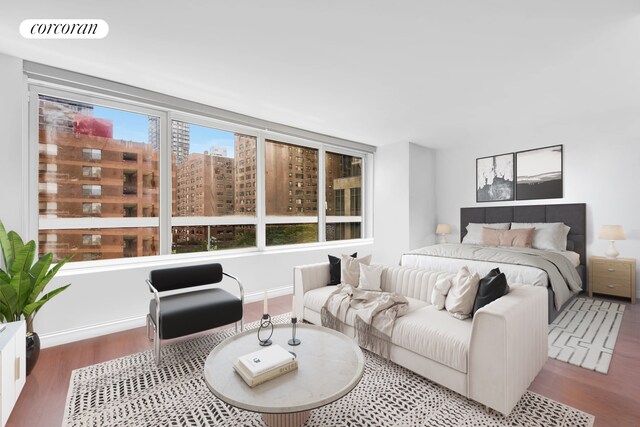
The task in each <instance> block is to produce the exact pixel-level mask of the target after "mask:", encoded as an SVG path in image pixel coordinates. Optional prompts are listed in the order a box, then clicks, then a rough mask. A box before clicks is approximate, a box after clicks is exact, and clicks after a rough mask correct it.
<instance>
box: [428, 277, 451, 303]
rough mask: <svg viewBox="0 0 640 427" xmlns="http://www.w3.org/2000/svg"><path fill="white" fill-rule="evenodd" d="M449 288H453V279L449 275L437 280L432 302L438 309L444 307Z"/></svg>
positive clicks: (432, 293)
mask: <svg viewBox="0 0 640 427" xmlns="http://www.w3.org/2000/svg"><path fill="white" fill-rule="evenodd" d="M449 289H451V280H450V279H449V278H448V277H443V278H442V279H439V280H438V281H437V282H436V285H435V286H434V288H433V292H431V304H433V306H434V307H435V308H437V309H438V310H442V309H443V308H444V302H445V300H446V299H447V294H448V293H449Z"/></svg>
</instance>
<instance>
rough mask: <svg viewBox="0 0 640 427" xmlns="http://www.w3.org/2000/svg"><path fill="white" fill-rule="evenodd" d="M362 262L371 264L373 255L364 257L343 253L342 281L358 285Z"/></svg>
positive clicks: (341, 263) (341, 264) (341, 261)
mask: <svg viewBox="0 0 640 427" xmlns="http://www.w3.org/2000/svg"><path fill="white" fill-rule="evenodd" d="M360 264H364V265H369V264H371V255H367V256H366V257H362V258H352V257H351V256H350V255H342V259H341V260H340V270H341V271H340V281H341V282H342V283H343V284H347V285H351V286H358V284H359V283H360Z"/></svg>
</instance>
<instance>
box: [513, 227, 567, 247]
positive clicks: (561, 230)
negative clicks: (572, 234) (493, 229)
mask: <svg viewBox="0 0 640 427" xmlns="http://www.w3.org/2000/svg"><path fill="white" fill-rule="evenodd" d="M520 228H535V231H534V233H533V242H532V246H533V247H534V248H536V249H544V250H548V251H566V250H567V235H568V234H569V230H571V227H569V226H567V225H565V224H564V223H562V222H532V223H526V222H513V223H511V229H520Z"/></svg>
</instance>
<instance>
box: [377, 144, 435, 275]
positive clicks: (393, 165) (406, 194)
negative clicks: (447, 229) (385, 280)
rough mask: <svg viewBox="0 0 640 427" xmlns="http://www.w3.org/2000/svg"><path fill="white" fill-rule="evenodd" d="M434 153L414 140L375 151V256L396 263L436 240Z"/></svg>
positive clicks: (392, 263)
mask: <svg viewBox="0 0 640 427" xmlns="http://www.w3.org/2000/svg"><path fill="white" fill-rule="evenodd" d="M434 163H435V153H434V152H433V150H431V149H429V148H426V147H423V146H420V145H416V144H412V143H399V144H392V145H384V146H382V147H379V148H378V151H377V152H376V169H375V179H374V236H375V242H374V258H375V261H376V262H380V263H383V264H390V265H397V264H398V263H399V262H400V256H401V255H402V254H403V253H405V252H407V251H409V250H411V249H416V248H419V247H422V246H426V245H429V244H432V243H433V242H434V241H435V235H434V232H435V229H436V223H435V206H434V204H433V202H434V200H435V194H436V193H435V168H434Z"/></svg>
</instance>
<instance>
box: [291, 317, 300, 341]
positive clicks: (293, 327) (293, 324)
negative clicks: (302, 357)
mask: <svg viewBox="0 0 640 427" xmlns="http://www.w3.org/2000/svg"><path fill="white" fill-rule="evenodd" d="M297 329H298V318H297V317H292V318H291V339H290V340H289V341H287V342H288V343H289V345H300V343H301V342H302V341H300V340H299V339H298V338H296V330H297Z"/></svg>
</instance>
